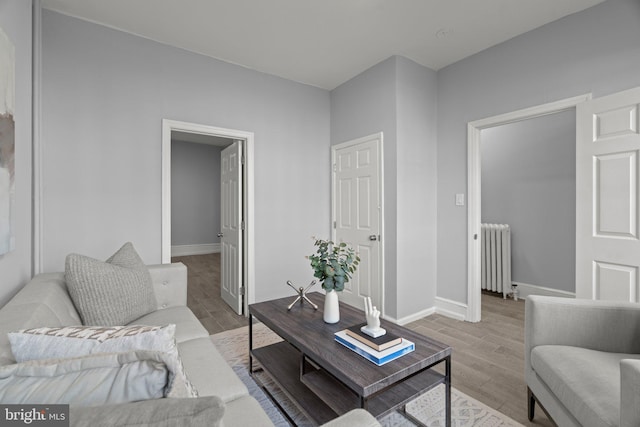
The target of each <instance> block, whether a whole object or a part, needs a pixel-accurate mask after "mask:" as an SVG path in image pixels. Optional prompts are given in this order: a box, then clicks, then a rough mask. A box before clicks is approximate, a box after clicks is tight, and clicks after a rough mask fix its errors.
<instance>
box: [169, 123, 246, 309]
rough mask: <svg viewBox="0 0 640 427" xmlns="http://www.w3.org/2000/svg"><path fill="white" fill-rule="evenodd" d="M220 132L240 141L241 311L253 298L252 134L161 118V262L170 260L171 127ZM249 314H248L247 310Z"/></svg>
mask: <svg viewBox="0 0 640 427" xmlns="http://www.w3.org/2000/svg"><path fill="white" fill-rule="evenodd" d="M174 130H175V131H180V132H188V133H197V134H202V135H212V136H219V137H223V138H230V139H235V140H239V141H243V144H244V177H243V178H244V179H243V185H244V188H243V197H244V204H243V214H244V223H245V227H244V245H243V247H244V254H243V255H244V271H243V273H244V285H245V288H246V294H245V295H246V298H245V299H244V312H245V314H246V313H249V308H248V306H249V304H253V303H254V302H255V229H254V153H253V151H254V145H253V143H254V134H253V132H246V131H241V130H235V129H225V128H219V127H214V126H208V125H200V124H196V123H188V122H181V121H176V120H168V119H162V230H161V233H162V234H161V245H162V247H161V255H162V263H163V264H166V263H170V262H171V131H174ZM247 315H248V314H247Z"/></svg>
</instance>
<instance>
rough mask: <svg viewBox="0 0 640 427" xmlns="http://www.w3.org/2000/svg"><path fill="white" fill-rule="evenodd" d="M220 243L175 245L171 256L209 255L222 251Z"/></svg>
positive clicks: (172, 247)
mask: <svg viewBox="0 0 640 427" xmlns="http://www.w3.org/2000/svg"><path fill="white" fill-rule="evenodd" d="M220 250H221V245H220V243H203V244H199V245H173V246H171V256H172V257H174V256H191V255H208V254H215V253H218V252H220Z"/></svg>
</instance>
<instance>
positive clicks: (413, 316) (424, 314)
mask: <svg viewBox="0 0 640 427" xmlns="http://www.w3.org/2000/svg"><path fill="white" fill-rule="evenodd" d="M435 312H436V308H435V307H430V308H426V309H424V310H421V311H419V312H417V313H414V314H410V315H409V316H405V317H402V318H400V319H396V318H395V317H391V316H384V319H385V320H388V321H389V322H392V323H395V324H396V325H400V326H404V325H406V324H408V323H411V322H415V321H416V320H418V319H422V318H423V317H427V316H430V315H432V314H433V313H435Z"/></svg>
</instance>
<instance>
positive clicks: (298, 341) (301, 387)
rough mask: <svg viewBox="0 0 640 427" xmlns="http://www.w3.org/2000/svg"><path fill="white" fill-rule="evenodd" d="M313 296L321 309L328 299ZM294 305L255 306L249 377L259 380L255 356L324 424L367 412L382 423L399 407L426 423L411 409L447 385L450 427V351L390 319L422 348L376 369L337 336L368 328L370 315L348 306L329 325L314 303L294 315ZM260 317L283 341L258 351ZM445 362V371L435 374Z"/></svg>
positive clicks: (275, 302) (387, 325) (285, 301)
mask: <svg viewBox="0 0 640 427" xmlns="http://www.w3.org/2000/svg"><path fill="white" fill-rule="evenodd" d="M307 296H308V297H309V299H310V300H311V301H313V302H314V304H316V305H319V306H320V308H321V307H322V304H323V295H322V294H320V293H318V292H313V293H311V294H308V295H307ZM289 301H290V300H289V299H288V298H280V299H277V300H273V301H266V302H261V303H257V304H251V305H250V306H249V372H250V373H251V374H252V375H253V373H254V369H253V359H254V358H255V359H256V360H257V361H258V362H260V365H261V366H262V369H263V370H264V371H265V372H266V373H267V374H268V375H269V376H270V377H271V379H273V381H274V383H275V384H276V385H277V386H278V387H279V388H280V389H281V390H282V391H283V392H284V393H285V394H286V395H287V396H288V397H289V398H290V399H291V400H292V401H293V402H294V403H295V404H296V405H297V406H298V407H299V408H300V410H301V411H302V412H303V413H304V414H305V415H306V416H307V417H308V418H309V419H310V420H312V421H313V422H315V423H318V424H323V423H326V422H327V421H329V420H331V419H333V418H335V417H337V416H338V415H341V414H344V413H346V412H348V411H350V410H351V409H354V408H357V407H360V408H364V409H366V410H368V411H369V412H370V413H371V414H373V415H374V416H375V417H377V418H381V417H383V416H385V415H386V414H388V413H390V412H392V411H396V410H398V411H400V412H401V413H402V414H403V415H404V416H406V417H407V418H409V419H411V420H412V421H414V422H417V423H418V424H420V422H419V421H418V420H415V419H414V418H413V417H412V416H411V415H410V414H408V413H406V411H405V406H406V404H407V403H409V402H410V401H412V400H414V399H416V398H417V397H420V396H421V395H422V394H424V393H426V392H427V391H429V390H431V389H432V388H434V387H435V386H437V385H438V384H444V386H445V423H446V425H447V426H450V425H451V347H450V346H448V345H446V344H443V343H441V342H438V341H436V340H434V339H431V338H429V337H425V336H424V335H420V334H418V333H416V332H414V331H412V330H410V329H407V328H404V327H402V326H399V325H395V324H392V323H388V322H385V324H384V327H385V329H387V331H388V332H389V333H392V334H394V335H397V336H400V337H403V338H406V339H408V340H410V341H413V342H414V343H415V350H414V351H413V352H411V353H408V354H405V355H403V356H402V357H400V358H398V359H395V360H393V361H391V362H389V363H387V364H384V365H382V366H376V365H375V364H373V363H371V362H370V361H368V360H367V359H365V358H364V357H362V356H360V355H358V354H356V353H355V352H353V351H351V350H349V349H348V348H346V347H344V346H343V345H342V344H340V343H338V342H336V341H335V339H334V333H335V332H337V331H341V330H343V329H346V328H347V327H351V326H353V325H355V324H358V323H362V320H363V319H364V312H363V311H361V310H358V309H356V308H353V307H351V306H349V305H347V304H343V305H342V306H341V307H340V321H339V322H338V323H335V324H327V323H324V322H323V320H322V313H321V311H316V310H315V309H313V308H312V307H309V306H308V305H305V304H298V305H295V306H292V307H291V309H290V310H287V309H286V308H287V306H288V305H289ZM254 317H255V318H256V319H257V320H259V321H261V322H262V323H263V324H265V325H266V326H267V327H268V328H269V329H271V330H272V331H273V332H275V333H276V334H278V335H279V336H280V337H282V338H283V340H284V341H282V342H278V343H276V344H272V345H268V346H264V347H259V348H254V347H253V320H254ZM440 363H444V364H445V370H444V371H445V373H444V374H441V373H439V372H437V371H435V370H434V369H432V368H433V367H434V366H436V365H438V364H440ZM272 399H273V396H272ZM273 400H274V402H275V403H276V404H277V405H278V406H279V403H278V402H277V401H276V400H275V399H273Z"/></svg>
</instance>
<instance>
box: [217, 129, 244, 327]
mask: <svg viewBox="0 0 640 427" xmlns="http://www.w3.org/2000/svg"><path fill="white" fill-rule="evenodd" d="M220 164H221V167H220V170H221V171H220V174H221V179H220V182H221V187H222V188H221V191H220V203H221V210H222V213H221V233H220V246H221V270H222V278H221V279H222V280H221V286H220V288H221V290H220V292H221V296H222V299H223V300H224V301H225V302H226V303H227V304H229V306H231V308H233V310H234V311H235V312H236V313H238V314H242V303H243V301H242V295H243V292H242V290H243V289H242V270H243V266H242V259H243V258H242V253H243V248H242V141H235V142H234V143H233V144H232V145H230V146H228V147H227V148H225V149H224V150H222V154H221V162H220Z"/></svg>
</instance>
